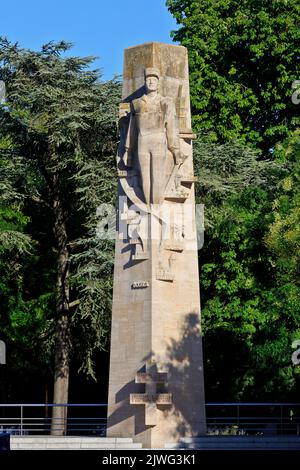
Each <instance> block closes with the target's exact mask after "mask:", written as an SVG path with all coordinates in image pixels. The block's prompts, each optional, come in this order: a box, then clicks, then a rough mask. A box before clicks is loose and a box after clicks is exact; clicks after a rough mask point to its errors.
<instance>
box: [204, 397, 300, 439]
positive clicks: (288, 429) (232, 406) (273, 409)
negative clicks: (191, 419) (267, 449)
mask: <svg viewBox="0 0 300 470" xmlns="http://www.w3.org/2000/svg"><path fill="white" fill-rule="evenodd" d="M206 422H207V434H209V435H239V436H275V435H297V436H299V435H300V403H207V404H206Z"/></svg>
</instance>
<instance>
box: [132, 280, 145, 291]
mask: <svg viewBox="0 0 300 470" xmlns="http://www.w3.org/2000/svg"><path fill="white" fill-rule="evenodd" d="M145 287H149V282H148V281H134V282H133V283H132V284H131V288H132V289H143V288H145Z"/></svg>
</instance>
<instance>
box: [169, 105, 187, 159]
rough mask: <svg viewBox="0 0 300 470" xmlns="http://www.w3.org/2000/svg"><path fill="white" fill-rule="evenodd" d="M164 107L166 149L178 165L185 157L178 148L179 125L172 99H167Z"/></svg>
mask: <svg viewBox="0 0 300 470" xmlns="http://www.w3.org/2000/svg"><path fill="white" fill-rule="evenodd" d="M166 107H167V109H166V122H165V125H166V130H167V141H168V149H169V150H170V152H172V154H173V155H174V158H175V164H176V165H180V164H182V163H183V161H184V160H185V157H184V155H183V154H182V152H181V150H180V138H179V127H178V120H177V117H176V108H175V103H174V101H173V100H168V102H167V105H166Z"/></svg>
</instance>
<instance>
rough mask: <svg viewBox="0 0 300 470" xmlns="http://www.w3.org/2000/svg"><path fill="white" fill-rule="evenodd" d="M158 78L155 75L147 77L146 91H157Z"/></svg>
mask: <svg viewBox="0 0 300 470" xmlns="http://www.w3.org/2000/svg"><path fill="white" fill-rule="evenodd" d="M158 82H159V80H158V78H157V77H156V76H155V75H149V76H148V77H146V80H145V83H146V89H147V91H156V90H157V89H158Z"/></svg>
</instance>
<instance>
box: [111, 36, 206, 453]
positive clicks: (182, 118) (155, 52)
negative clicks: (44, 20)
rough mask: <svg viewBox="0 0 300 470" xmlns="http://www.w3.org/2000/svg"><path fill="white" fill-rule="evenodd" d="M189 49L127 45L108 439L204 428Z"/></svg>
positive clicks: (187, 433)
mask: <svg viewBox="0 0 300 470" xmlns="http://www.w3.org/2000/svg"><path fill="white" fill-rule="evenodd" d="M194 137H195V136H194V134H193V133H192V130H191V116H190V103H189V79H188V60H187V50H186V49H185V48H184V47H182V46H175V45H169V44H161V43H146V44H143V45H139V46H135V47H131V48H128V49H126V50H125V58H124V75H123V96H122V103H121V104H120V146H119V150H118V156H117V168H118V178H119V191H118V196H119V199H118V226H117V240H116V248H115V250H116V251H115V271H114V292H113V311H112V331H111V355H110V378H109V397H108V403H109V406H108V427H107V436H108V437H131V438H133V439H134V441H135V442H141V443H142V444H143V447H147V448H163V447H164V445H165V443H169V442H177V441H178V440H179V439H180V438H182V437H194V436H199V435H201V434H204V433H205V430H206V426H205V405H204V381H203V360H202V344H201V333H200V294H199V273H198V258H197V231H196V222H195V199H194V183H195V181H196V179H195V177H194V174H193V155H192V140H193V138H194Z"/></svg>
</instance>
